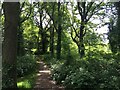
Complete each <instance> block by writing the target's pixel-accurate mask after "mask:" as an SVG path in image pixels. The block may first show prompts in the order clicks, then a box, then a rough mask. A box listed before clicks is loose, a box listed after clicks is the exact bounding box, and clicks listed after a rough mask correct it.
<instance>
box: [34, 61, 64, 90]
mask: <svg viewBox="0 0 120 90" xmlns="http://www.w3.org/2000/svg"><path fill="white" fill-rule="evenodd" d="M37 63H39V70H38V73H37V79H36V83H35V86H34V90H36V89H38V90H39V89H42V90H43V89H45V90H64V87H63V86H60V85H56V82H55V81H53V80H52V79H51V71H50V69H49V67H48V66H47V65H46V64H45V63H44V61H43V60H40V61H38V62H37Z"/></svg>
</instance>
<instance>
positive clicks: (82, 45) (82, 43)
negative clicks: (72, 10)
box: [79, 19, 85, 58]
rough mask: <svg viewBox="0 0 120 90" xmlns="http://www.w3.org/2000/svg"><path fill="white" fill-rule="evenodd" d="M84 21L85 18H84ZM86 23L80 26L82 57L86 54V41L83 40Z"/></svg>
mask: <svg viewBox="0 0 120 90" xmlns="http://www.w3.org/2000/svg"><path fill="white" fill-rule="evenodd" d="M83 22H84V19H83ZM84 27H85V26H84V25H82V24H81V26H80V37H79V40H80V41H79V42H80V43H79V49H80V50H79V54H80V58H82V57H83V56H84V55H85V46H84V42H83V37H84V36H83V31H84Z"/></svg>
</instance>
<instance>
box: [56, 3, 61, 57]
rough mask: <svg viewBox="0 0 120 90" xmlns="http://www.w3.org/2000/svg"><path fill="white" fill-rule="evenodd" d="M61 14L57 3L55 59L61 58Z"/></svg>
mask: <svg viewBox="0 0 120 90" xmlns="http://www.w3.org/2000/svg"><path fill="white" fill-rule="evenodd" d="M61 31H62V27H61V14H60V2H58V30H57V34H58V38H57V59H60V57H61Z"/></svg>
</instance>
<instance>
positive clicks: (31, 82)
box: [17, 62, 39, 90]
mask: <svg viewBox="0 0 120 90" xmlns="http://www.w3.org/2000/svg"><path fill="white" fill-rule="evenodd" d="M35 68H36V70H35V71H32V72H30V74H28V75H25V76H23V77H20V78H18V80H17V86H18V88H19V89H20V90H23V89H29V90H32V89H33V88H34V86H35V82H36V78H37V70H38V68H39V64H38V63H37V62H36V67H35Z"/></svg>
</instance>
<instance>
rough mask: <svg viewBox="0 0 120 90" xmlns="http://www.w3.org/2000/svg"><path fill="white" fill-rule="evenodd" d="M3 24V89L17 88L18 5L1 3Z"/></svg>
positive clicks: (15, 3)
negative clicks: (3, 17)
mask: <svg viewBox="0 0 120 90" xmlns="http://www.w3.org/2000/svg"><path fill="white" fill-rule="evenodd" d="M3 9H4V16H5V24H4V28H5V30H4V41H3V75H2V76H3V77H2V81H3V88H16V87H17V76H16V75H17V74H16V56H17V29H18V23H19V14H20V3H19V2H4V3H3Z"/></svg>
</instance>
